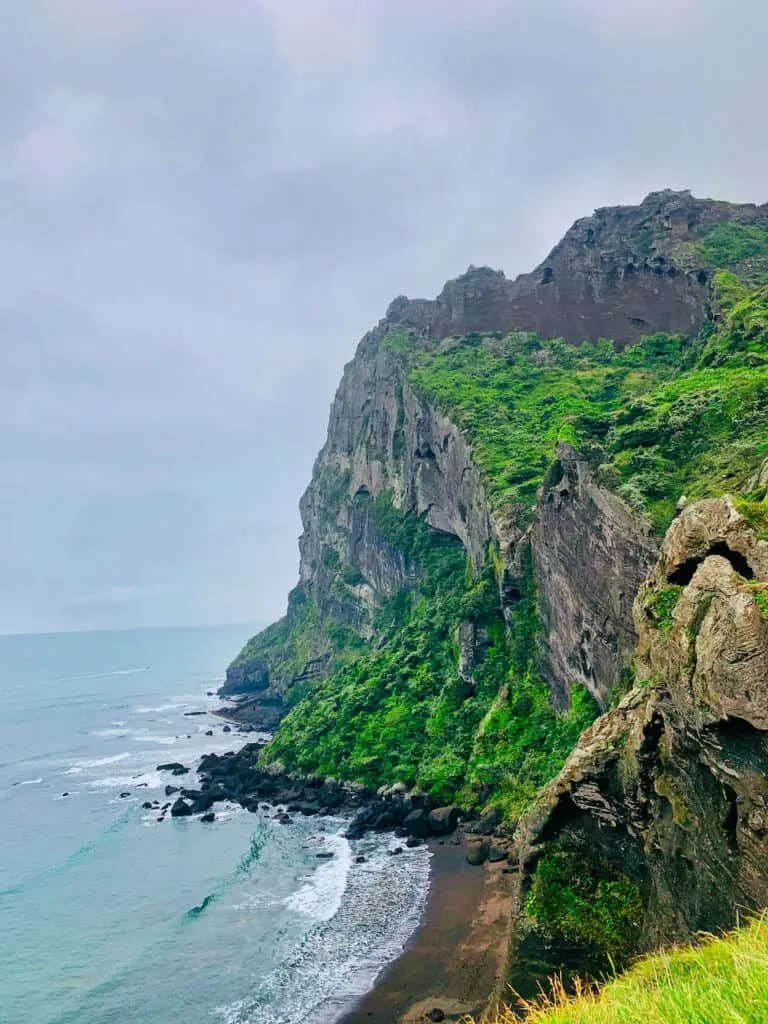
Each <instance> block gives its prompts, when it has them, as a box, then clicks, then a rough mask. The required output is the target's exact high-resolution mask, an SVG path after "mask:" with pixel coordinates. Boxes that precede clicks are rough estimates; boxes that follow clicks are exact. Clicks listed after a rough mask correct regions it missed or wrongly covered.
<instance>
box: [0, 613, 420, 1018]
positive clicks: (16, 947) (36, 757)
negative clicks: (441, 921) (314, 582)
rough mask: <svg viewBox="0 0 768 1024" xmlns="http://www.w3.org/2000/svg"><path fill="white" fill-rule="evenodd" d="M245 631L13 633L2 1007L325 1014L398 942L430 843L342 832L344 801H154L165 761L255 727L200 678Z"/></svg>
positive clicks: (7, 699) (94, 1014)
mask: <svg viewBox="0 0 768 1024" xmlns="http://www.w3.org/2000/svg"><path fill="white" fill-rule="evenodd" d="M248 632H249V630H248V628H247V627H244V626H226V627H212V628H200V629H165V630H132V631H122V632H93V633H58V634H46V635H37V636H32V635H28V636H4V637H0V707H2V717H1V718H0V722H1V723H2V724H1V725H0V1021H1V1022H2V1024H113V1022H114V1024H128V1022H131V1024H133V1022H136V1024H169V1022H170V1021H173V1020H179V1021H183V1022H184V1024H261V1022H267V1021H269V1022H270V1024H299V1022H300V1021H301V1022H302V1024H304V1022H306V1021H307V1020H308V1019H311V1020H312V1021H313V1024H330V1022H332V1021H334V1020H335V1019H337V1018H338V1017H339V1016H340V1015H341V1014H342V1013H343V1012H344V1011H345V1010H346V1009H348V1008H349V1007H350V1006H351V1005H353V1003H354V1002H355V1000H356V999H357V998H358V997H359V996H360V995H361V994H362V993H364V992H365V991H367V990H368V989H369V988H370V987H371V985H372V983H373V980H374V978H375V977H376V975H377V974H378V973H379V972H380V971H381V970H382V968H383V967H384V966H385V965H386V964H387V963H388V962H390V961H391V960H393V959H394V958H395V957H396V956H397V955H398V954H399V953H400V951H401V950H402V949H403V947H404V945H405V943H406V942H407V940H408V939H409V937H410V935H411V934H412V932H413V931H414V929H415V927H416V925H417V923H418V920H419V917H420V915H421V911H422V909H423V907H424V903H425V900H426V894H427V890H428V885H429V856H430V855H429V853H428V851H427V850H426V849H423V848H422V849H415V850H407V851H406V852H404V853H403V854H401V855H399V856H391V855H390V854H389V850H390V849H391V848H392V847H393V846H394V845H395V843H396V840H394V839H393V838H392V837H391V836H389V835H379V836H367V837H365V838H364V839H361V840H359V841H355V842H349V841H347V840H346V839H345V838H344V837H343V835H342V833H343V830H344V822H343V821H342V820H340V819H338V818H324V819H318V818H303V819H302V818H301V817H298V816H297V820H296V821H295V823H294V824H293V825H280V824H277V823H276V822H275V821H273V819H272V818H271V817H270V816H269V815H268V813H265V812H259V813H257V814H252V813H249V812H247V811H244V810H242V809H241V808H239V807H234V806H226V807H225V806H223V805H219V804H217V805H216V820H215V821H214V822H213V823H211V824H206V823H201V822H200V821H199V818H198V817H194V818H184V819H172V818H171V817H167V818H166V820H165V821H162V822H158V821H157V817H158V815H157V811H147V810H144V809H142V803H144V802H145V801H152V800H155V799H162V801H163V802H165V797H164V792H163V791H164V786H165V785H166V784H167V783H176V782H178V781H179V780H178V779H174V778H172V777H170V776H168V775H167V774H162V773H159V772H157V770H156V766H157V765H158V764H159V763H161V762H165V761H181V762H183V763H185V764H194V763H195V761H196V759H197V758H199V757H200V756H201V755H202V754H203V753H206V752H208V751H212V750H213V751H217V752H220V753H221V752H223V751H225V750H232V749H235V748H236V747H237V746H239V745H241V744H242V743H243V742H246V741H247V738H248V737H246V736H243V735H241V734H238V733H235V732H232V733H224V732H223V731H222V727H223V724H224V723H223V722H222V720H221V719H220V718H217V717H216V716H213V715H212V714H210V712H211V710H212V709H213V708H214V707H216V706H220V702H219V701H218V699H217V698H216V697H212V696H209V695H207V694H208V693H209V692H211V691H214V690H215V689H216V688H217V686H218V685H219V684H220V682H221V679H222V677H223V669H224V666H225V665H226V664H227V663H228V661H229V660H230V659H231V657H232V655H233V654H234V653H235V652H236V651H237V650H238V648H239V647H240V646H241V644H242V643H243V641H244V640H245V639H246V637H247V635H248ZM190 711H205V712H206V714H205V715H202V716H201V715H194V716H190V715H188V714H187V713H188V712H190ZM208 729H213V732H214V735H213V736H206V735H205V732H206V730H208ZM195 782H196V776H195V775H194V773H190V774H189V775H187V776H185V777H184V779H183V783H184V784H186V785H188V786H190V787H192V786H194V784H195ZM65 793H66V794H68V795H66V796H65V795H64V794H65ZM123 794H129V795H123ZM324 850H326V851H327V850H331V851H333V854H334V856H333V858H332V859H319V858H318V857H317V856H316V855H317V853H318V852H321V851H324ZM359 853H362V854H364V855H365V857H366V860H365V862H364V863H360V864H358V863H356V861H355V857H356V855H357V854H359Z"/></svg>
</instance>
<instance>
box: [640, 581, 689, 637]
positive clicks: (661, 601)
mask: <svg viewBox="0 0 768 1024" xmlns="http://www.w3.org/2000/svg"><path fill="white" fill-rule="evenodd" d="M682 589H683V588H682V587H678V586H668V587H662V589H661V590H656V591H654V592H653V593H651V594H649V595H648V599H647V601H646V602H645V607H646V609H647V610H648V611H649V612H650V613H651V615H652V616H653V621H654V625H655V626H656V628H657V629H660V630H661V632H662V633H668V632H669V631H670V629H671V628H672V612H673V611H674V610H675V605H676V604H677V599H678V597H680V594H681V592H682Z"/></svg>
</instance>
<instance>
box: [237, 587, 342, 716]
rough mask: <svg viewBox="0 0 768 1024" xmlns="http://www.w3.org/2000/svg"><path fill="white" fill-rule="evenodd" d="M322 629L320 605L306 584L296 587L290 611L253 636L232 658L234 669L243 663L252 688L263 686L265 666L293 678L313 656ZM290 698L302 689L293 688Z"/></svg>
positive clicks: (290, 598)
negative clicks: (319, 615)
mask: <svg viewBox="0 0 768 1024" xmlns="http://www.w3.org/2000/svg"><path fill="white" fill-rule="evenodd" d="M322 636H323V631H322V629H321V627H320V623H319V621H318V615H317V606H316V604H315V603H314V601H312V600H311V599H310V598H309V597H308V596H307V593H306V591H305V590H304V588H303V587H301V586H298V587H295V588H294V589H293V590H292V591H291V593H290V594H289V595H288V613H287V614H286V615H285V616H283V618H282V619H279V620H278V621H277V622H274V623H273V624H272V625H271V626H268V627H267V628H266V629H265V630H263V631H262V632H261V633H257V634H256V636H254V637H251V639H250V640H249V641H248V643H247V644H246V645H245V647H243V649H242V650H241V651H240V653H239V654H238V656H237V657H236V658H235V660H234V661H233V662H232V665H231V666H230V667H231V669H237V668H239V667H241V666H242V667H243V669H244V670H245V672H246V678H245V680H244V682H245V684H246V685H250V687H251V688H252V689H256V690H259V689H263V685H264V683H263V680H264V669H266V670H267V672H268V673H269V677H270V678H283V679H286V680H290V679H292V678H293V677H294V676H296V675H298V674H299V672H300V671H301V669H302V668H303V667H304V665H305V664H306V663H307V661H308V660H309V658H310V656H311V655H310V651H311V649H312V645H313V643H314V642H317V640H318V638H320V639H322ZM288 696H289V698H290V697H293V699H298V698H299V697H300V696H301V691H300V690H299V689H298V688H294V691H293V693H290V692H289V694H288Z"/></svg>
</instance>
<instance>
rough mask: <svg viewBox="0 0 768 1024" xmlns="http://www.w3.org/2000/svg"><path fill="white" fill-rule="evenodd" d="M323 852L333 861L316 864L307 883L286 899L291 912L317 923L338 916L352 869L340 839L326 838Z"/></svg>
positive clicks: (346, 846)
mask: <svg viewBox="0 0 768 1024" xmlns="http://www.w3.org/2000/svg"><path fill="white" fill-rule="evenodd" d="M323 852H328V853H333V858H332V859H329V860H327V861H325V862H321V861H318V867H317V868H315V870H314V871H313V872H312V874H311V875H309V877H308V878H307V879H306V881H304V883H303V884H302V885H301V886H300V887H299V888H298V889H297V890H296V892H294V893H291V895H290V896H288V897H286V899H285V905H286V906H287V907H288V908H289V909H290V910H295V911H297V912H298V913H300V914H307V915H308V916H309V917H312V918H314V919H315V920H316V921H330V919H331V918H332V917H334V916H335V915H336V914H337V913H338V910H339V907H340V906H341V901H342V898H343V896H344V891H345V889H346V887H347V876H348V874H349V869H350V868H351V866H352V849H351V847H350V845H349V842H348V841H347V840H346V839H345V838H344V837H343V836H340V835H338V836H329V837H328V839H327V840H326V842H325V843H324V844H323Z"/></svg>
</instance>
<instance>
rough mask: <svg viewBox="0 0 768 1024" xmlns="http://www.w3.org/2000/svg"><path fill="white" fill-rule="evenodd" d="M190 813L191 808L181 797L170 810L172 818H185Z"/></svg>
mask: <svg viewBox="0 0 768 1024" xmlns="http://www.w3.org/2000/svg"><path fill="white" fill-rule="evenodd" d="M191 813H192V808H191V807H190V806H189V804H188V803H186V801H184V800H182V799H181V797H179V799H178V800H177V801H176V803H175V804H174V805H173V807H172V808H171V816H172V817H174V818H186V817H188V816H189V815H190V814H191Z"/></svg>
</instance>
